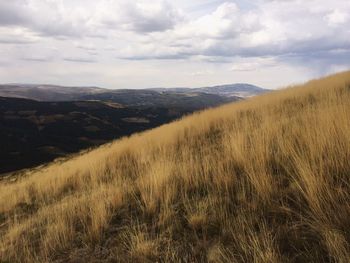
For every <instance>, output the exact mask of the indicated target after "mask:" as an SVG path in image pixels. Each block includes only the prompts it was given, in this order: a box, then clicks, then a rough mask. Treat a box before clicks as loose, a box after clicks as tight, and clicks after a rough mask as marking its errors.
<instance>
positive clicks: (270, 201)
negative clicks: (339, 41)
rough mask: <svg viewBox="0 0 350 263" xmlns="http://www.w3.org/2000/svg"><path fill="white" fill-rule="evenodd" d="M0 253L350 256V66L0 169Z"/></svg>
mask: <svg viewBox="0 0 350 263" xmlns="http://www.w3.org/2000/svg"><path fill="white" fill-rule="evenodd" d="M0 238H1V239H0V240H1V243H0V249H1V250H0V252H1V255H0V261H1V262H157V261H158V262H237V263H238V262H256V263H260V262H266V263H274V262H339V263H347V262H349V259H350V72H344V73H340V74H337V75H333V76H330V77H327V78H324V79H321V80H315V81H311V82H309V83H307V84H305V85H302V86H297V87H292V88H289V89H286V90H283V91H280V92H275V93H272V94H267V95H263V96H260V97H256V98H253V99H250V100H248V101H243V102H240V103H236V104H231V105H226V106H223V107H219V108H217V109H212V110H208V111H204V112H201V113H197V114H194V115H192V116H190V117H187V118H184V119H183V120H180V121H178V122H174V123H172V124H169V125H164V126H162V127H160V128H157V129H154V130H151V131H149V132H145V133H142V134H139V135H135V136H132V137H131V138H126V139H122V140H119V141H116V142H114V143H112V144H109V145H105V146H103V147H101V148H99V149H97V150H94V151H91V152H88V153H86V154H83V155H81V156H78V157H76V158H74V159H71V160H68V161H66V162H64V163H63V164H53V165H51V166H49V167H47V168H43V169H42V170H39V171H36V172H34V173H32V174H30V175H28V176H26V177H23V178H22V179H20V180H19V181H17V182H12V183H11V182H1V183H0Z"/></svg>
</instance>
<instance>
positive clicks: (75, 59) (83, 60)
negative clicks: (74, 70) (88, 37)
mask: <svg viewBox="0 0 350 263" xmlns="http://www.w3.org/2000/svg"><path fill="white" fill-rule="evenodd" d="M63 60H64V61H68V62H75V63H96V62H97V60H95V59H91V58H81V57H65V58H63Z"/></svg>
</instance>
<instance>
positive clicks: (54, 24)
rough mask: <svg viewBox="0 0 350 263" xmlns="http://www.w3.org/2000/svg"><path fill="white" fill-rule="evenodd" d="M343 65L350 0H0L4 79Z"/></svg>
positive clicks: (130, 84)
mask: <svg viewBox="0 0 350 263" xmlns="http://www.w3.org/2000/svg"><path fill="white" fill-rule="evenodd" d="M349 68H350V1H349V0H332V1H330V0H235V1H229V0H176V1H167V0H133V1H130V0H0V82H1V83H50V84H60V85H89V86H101V87H106V88H148V87H161V86H162V87H164V86H165V87H179V86H188V87H198V86H206V85H214V84H224V83H235V82H248V83H252V84H256V85H260V86H262V87H266V88H278V87H281V86H285V85H289V84H294V83H299V82H302V81H305V80H307V79H310V78H314V77H318V76H322V75H325V74H329V73H332V72H337V71H342V70H345V69H349Z"/></svg>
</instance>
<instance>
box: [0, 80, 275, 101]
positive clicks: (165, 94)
mask: <svg viewBox="0 0 350 263" xmlns="http://www.w3.org/2000/svg"><path fill="white" fill-rule="evenodd" d="M268 91H269V90H266V89H263V88H260V87H257V86H254V85H250V84H230V85H222V86H213V87H203V88H153V89H116V90H110V89H103V88H97V87H63V86H55V85H32V84H6V85H0V96H2V97H14V98H25V99H32V100H38V101H76V100H109V101H114V102H117V103H121V104H125V103H126V104H127V105H129V106H130V105H134V106H140V105H142V106H153V105H154V104H158V103H163V104H164V105H168V103H172V104H174V103H175V102H174V97H176V98H181V100H182V99H185V100H187V99H186V98H188V97H201V96H202V98H201V99H209V98H210V99H213V100H220V98H218V97H215V96H209V95H216V96H220V97H226V98H227V97H230V98H232V97H241V98H246V97H251V96H255V95H258V94H261V93H264V92H268ZM174 94H175V95H174ZM203 96H204V97H203ZM145 100H146V101H145ZM221 100H222V98H221Z"/></svg>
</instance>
